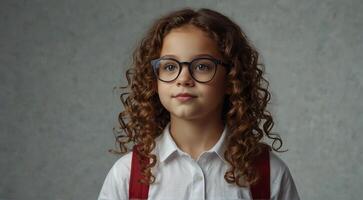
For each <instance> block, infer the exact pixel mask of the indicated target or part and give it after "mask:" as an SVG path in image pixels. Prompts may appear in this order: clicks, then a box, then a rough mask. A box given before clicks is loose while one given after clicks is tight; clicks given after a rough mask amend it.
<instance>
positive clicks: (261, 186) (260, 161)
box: [251, 148, 271, 199]
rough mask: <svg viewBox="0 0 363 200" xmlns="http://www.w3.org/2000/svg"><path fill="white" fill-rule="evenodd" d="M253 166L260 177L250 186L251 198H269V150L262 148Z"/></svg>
mask: <svg viewBox="0 0 363 200" xmlns="http://www.w3.org/2000/svg"><path fill="white" fill-rule="evenodd" d="M254 166H255V168H256V169H257V171H258V172H259V173H260V175H261V179H260V181H259V182H257V184H256V185H253V186H251V193H252V198H253V199H270V198H271V197H270V196H271V195H270V150H269V149H268V148H264V149H263V153H262V154H261V155H260V156H259V157H257V159H256V161H255V163H254Z"/></svg>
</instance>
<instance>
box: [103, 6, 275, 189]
mask: <svg viewBox="0 0 363 200" xmlns="http://www.w3.org/2000/svg"><path fill="white" fill-rule="evenodd" d="M184 25H194V26H195V27H198V28H200V29H201V30H202V31H205V32H206V33H207V34H208V35H209V36H210V37H211V38H212V39H213V40H214V41H216V42H217V44H218V47H219V50H220V53H221V55H222V56H223V57H224V59H225V60H227V61H228V62H229V63H231V65H232V67H231V69H230V70H229V72H228V74H227V76H228V77H227V81H228V83H227V85H228V87H230V88H231V93H230V94H228V95H226V96H225V98H224V105H223V111H222V119H223V122H224V123H225V125H226V126H228V129H229V133H228V136H227V139H228V142H227V144H228V147H227V149H226V151H225V152H224V156H225V158H226V160H227V161H228V162H229V163H230V164H231V168H230V169H228V171H226V172H225V175H224V178H225V180H226V181H227V182H228V183H236V184H237V185H238V186H240V187H245V186H247V185H252V184H255V183H256V182H257V180H258V179H259V174H258V172H256V171H255V170H254V169H253V165H252V164H253V161H254V158H255V157H256V156H258V155H259V154H260V153H261V152H262V148H266V147H267V148H268V149H269V150H270V151H271V149H273V150H275V151H277V152H281V151H279V149H280V148H281V146H282V140H281V138H280V136H279V135H278V134H276V133H271V129H272V127H273V125H274V122H273V119H272V116H271V113H270V112H268V111H267V110H266V106H267V103H268V102H269V101H270V96H271V95H270V93H269V91H268V90H267V89H268V85H269V83H268V81H267V80H266V79H264V78H263V76H262V75H263V73H264V65H263V64H260V63H258V57H259V53H258V52H257V51H256V49H255V48H254V47H253V45H252V44H251V43H250V41H249V40H248V38H247V36H246V35H245V33H244V32H243V31H242V30H241V28H240V27H239V26H238V25H236V24H235V23H234V22H233V21H232V20H230V19H229V18H228V17H226V16H224V15H223V14H221V13H219V12H216V11H214V10H211V9H207V8H201V9H198V10H196V11H195V10H193V9H192V8H189V7H186V8H183V9H181V10H177V11H173V12H170V13H168V14H166V15H164V16H162V17H161V18H159V19H157V20H156V21H155V22H154V24H153V25H152V26H151V27H150V29H149V30H148V32H147V34H146V36H145V37H144V38H143V39H142V40H141V42H140V43H139V44H138V46H137V48H136V49H135V50H134V52H133V62H132V65H131V67H130V68H129V69H128V70H127V71H126V78H127V82H128V84H127V86H125V87H119V88H121V89H123V90H126V92H122V93H121V95H120V99H121V101H122V104H123V106H124V110H123V111H122V112H120V113H119V116H118V121H119V125H120V126H119V127H118V129H115V128H114V133H115V137H116V144H118V146H119V148H120V151H118V150H110V152H112V153H116V154H125V153H127V152H128V151H129V149H128V148H127V146H126V144H127V143H130V142H133V144H134V145H137V150H138V151H139V153H140V155H141V156H142V157H144V158H148V159H151V160H150V161H151V162H150V163H141V169H142V174H143V176H144V179H142V180H140V181H141V182H142V183H145V184H152V183H154V181H155V176H154V175H153V174H152V173H151V168H152V167H154V166H155V164H156V162H157V158H156V155H155V154H152V153H151V151H152V150H153V149H154V148H155V141H154V140H155V138H156V137H158V136H159V135H161V134H162V131H163V129H164V127H165V126H166V125H167V124H168V122H169V121H170V113H169V112H168V111H167V110H166V109H165V108H164V107H163V105H162V104H161V102H160V100H159V98H158V94H157V92H156V89H155V84H156V81H157V80H156V77H155V76H154V74H153V71H152V67H151V64H150V61H151V60H152V59H155V58H158V57H159V56H160V52H161V48H162V42H163V38H164V37H165V36H166V35H167V34H168V33H169V32H170V31H171V30H172V29H174V28H178V27H181V26H184ZM263 120H264V121H263ZM264 135H266V136H267V137H268V138H269V139H272V140H273V142H272V145H269V144H267V143H264V142H262V141H261V140H262V139H263V136H264ZM276 142H277V143H276ZM276 145H277V146H276Z"/></svg>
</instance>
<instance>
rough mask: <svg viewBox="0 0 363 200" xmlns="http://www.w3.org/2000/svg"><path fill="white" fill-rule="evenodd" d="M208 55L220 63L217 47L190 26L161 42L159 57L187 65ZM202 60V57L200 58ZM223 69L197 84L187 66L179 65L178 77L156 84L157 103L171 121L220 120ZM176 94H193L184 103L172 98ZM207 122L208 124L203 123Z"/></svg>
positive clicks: (222, 95) (222, 97) (173, 32)
mask: <svg viewBox="0 0 363 200" xmlns="http://www.w3.org/2000/svg"><path fill="white" fill-rule="evenodd" d="M200 54H207V55H209V56H211V57H213V58H216V59H219V60H222V56H221V54H220V53H219V51H218V47H217V44H216V42H215V41H214V40H212V39H211V38H210V37H208V35H207V34H206V33H205V32H203V31H202V30H200V29H198V28H197V27H195V26H192V25H186V26H183V27H180V28H176V29H172V30H171V32H169V33H168V34H167V35H166V36H165V37H164V39H163V46H162V49H161V53H160V57H166V56H167V57H173V58H175V59H177V60H178V61H179V62H184V61H187V62H190V61H191V60H192V59H193V58H196V57H201V56H198V55H200ZM203 57H204V56H203ZM225 77H226V69H225V68H224V67H223V66H222V65H217V71H216V74H215V76H214V77H213V79H212V80H211V81H209V82H207V83H199V82H197V81H195V80H194V79H193V78H192V76H191V75H190V73H189V71H188V68H187V65H186V64H184V65H182V71H181V72H180V74H179V77H178V78H177V79H176V80H174V81H172V82H162V81H160V80H158V81H157V92H158V94H159V98H160V101H161V103H162V105H163V106H164V107H165V109H166V110H168V111H169V112H170V115H171V116H170V117H171V120H173V118H174V119H175V118H182V119H186V120H197V119H202V120H208V119H212V118H213V117H220V116H221V112H222V108H223V100H224V95H225V93H226V87H225V85H226V80H225ZM179 93H189V94H191V95H194V96H195V97H194V98H191V99H189V100H187V101H185V100H182V99H181V98H176V97H175V96H176V95H178V94H179ZM206 122H208V121H206Z"/></svg>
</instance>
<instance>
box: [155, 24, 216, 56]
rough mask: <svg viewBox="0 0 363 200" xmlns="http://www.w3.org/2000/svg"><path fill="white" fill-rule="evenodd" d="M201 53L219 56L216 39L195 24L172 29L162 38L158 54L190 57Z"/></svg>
mask: <svg viewBox="0 0 363 200" xmlns="http://www.w3.org/2000/svg"><path fill="white" fill-rule="evenodd" d="M201 54H208V55H210V56H213V57H216V58H220V56H221V55H220V52H219V49H218V45H217V43H216V41H214V40H213V39H211V38H210V37H209V36H208V34H207V33H206V32H204V31H202V30H201V29H199V28H197V27H195V26H192V25H186V26H183V27H180V28H175V29H172V30H171V31H170V32H169V33H168V34H167V35H166V36H165V37H164V38H163V45H162V48H161V52H160V56H170V57H174V58H177V59H192V58H194V57H196V56H197V55H201Z"/></svg>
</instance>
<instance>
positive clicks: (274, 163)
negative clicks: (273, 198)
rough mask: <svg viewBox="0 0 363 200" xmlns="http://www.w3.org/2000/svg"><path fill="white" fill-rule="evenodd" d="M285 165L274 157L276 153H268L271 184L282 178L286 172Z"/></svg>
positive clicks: (278, 158) (277, 157)
mask: <svg viewBox="0 0 363 200" xmlns="http://www.w3.org/2000/svg"><path fill="white" fill-rule="evenodd" d="M288 170H289V168H288V167H287V165H286V163H285V162H284V161H283V160H282V159H281V158H280V157H279V156H277V155H276V153H274V152H272V151H270V172H271V182H272V183H274V182H276V181H279V179H281V178H282V175H283V174H284V173H286V171H288Z"/></svg>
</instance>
